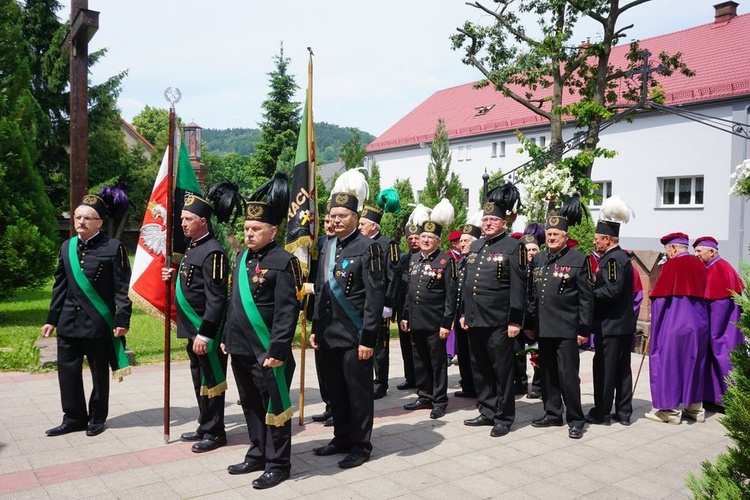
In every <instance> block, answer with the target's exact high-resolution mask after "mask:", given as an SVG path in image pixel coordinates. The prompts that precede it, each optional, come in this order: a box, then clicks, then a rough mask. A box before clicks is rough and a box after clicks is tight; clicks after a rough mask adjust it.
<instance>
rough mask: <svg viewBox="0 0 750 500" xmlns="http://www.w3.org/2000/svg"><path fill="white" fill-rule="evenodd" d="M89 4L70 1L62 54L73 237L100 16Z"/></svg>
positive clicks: (83, 185) (83, 180)
mask: <svg viewBox="0 0 750 500" xmlns="http://www.w3.org/2000/svg"><path fill="white" fill-rule="evenodd" d="M88 4H89V2H88V0H72V1H71V4H70V19H71V22H70V30H69V31H68V36H67V37H65V42H63V54H64V55H67V54H70V235H71V236H73V235H75V226H74V222H73V212H74V211H75V209H76V207H77V206H78V203H79V202H80V201H81V198H83V195H84V194H85V193H86V189H87V184H88V144H89V118H88V98H89V95H88V94H89V93H88V71H89V65H88V58H89V41H90V40H91V38H92V37H93V36H94V34H95V33H96V31H97V30H98V29H99V13H98V12H96V11H93V10H88Z"/></svg>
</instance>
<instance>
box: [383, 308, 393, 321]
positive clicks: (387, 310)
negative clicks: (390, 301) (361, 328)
mask: <svg viewBox="0 0 750 500" xmlns="http://www.w3.org/2000/svg"><path fill="white" fill-rule="evenodd" d="M392 317H393V309H391V308H390V307H384V308H383V318H386V319H387V318H392Z"/></svg>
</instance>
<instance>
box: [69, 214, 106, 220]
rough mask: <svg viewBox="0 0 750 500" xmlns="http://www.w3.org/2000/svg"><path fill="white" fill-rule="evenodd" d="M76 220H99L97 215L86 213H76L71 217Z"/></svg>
mask: <svg viewBox="0 0 750 500" xmlns="http://www.w3.org/2000/svg"><path fill="white" fill-rule="evenodd" d="M73 220H75V221H76V222H81V221H84V222H91V221H92V220H101V219H100V218H99V217H89V216H88V215H76V216H75V217H73Z"/></svg>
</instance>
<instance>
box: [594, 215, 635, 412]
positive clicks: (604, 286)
mask: <svg viewBox="0 0 750 500" xmlns="http://www.w3.org/2000/svg"><path fill="white" fill-rule="evenodd" d="M619 236H620V223H619V222H616V221H605V220H600V221H599V223H598V224H597V225H596V232H595V233H594V247H595V249H596V252H597V253H599V254H601V255H602V257H601V259H600V260H599V270H598V271H597V273H596V282H595V284H594V297H595V303H594V304H595V307H594V324H593V330H592V331H593V333H594V334H595V335H596V343H595V344H594V350H595V352H594V407H593V408H592V409H591V410H589V413H588V415H586V422H588V423H591V424H607V423H609V421H610V419H611V417H610V411H611V410H612V402H613V401H614V404H615V413H614V414H612V417H614V418H615V419H616V420H617V421H618V422H624V423H629V422H630V416H631V415H632V414H633V375H632V372H631V370H630V348H631V343H632V339H633V332H634V331H635V329H636V316H635V311H634V310H633V265H632V264H631V262H630V256H629V255H628V254H627V253H626V252H625V251H624V250H623V249H622V248H620V245H619V243H620V238H619ZM615 395H617V399H616V400H615Z"/></svg>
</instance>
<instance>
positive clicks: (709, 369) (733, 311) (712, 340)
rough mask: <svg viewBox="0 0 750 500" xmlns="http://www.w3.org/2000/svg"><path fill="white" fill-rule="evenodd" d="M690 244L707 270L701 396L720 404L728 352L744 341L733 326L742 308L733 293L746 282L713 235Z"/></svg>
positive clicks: (725, 376) (727, 368) (739, 291)
mask: <svg viewBox="0 0 750 500" xmlns="http://www.w3.org/2000/svg"><path fill="white" fill-rule="evenodd" d="M693 248H695V255H697V256H698V258H699V259H700V260H701V261H703V263H704V264H705V265H706V271H707V274H706V290H705V294H704V296H703V298H704V299H705V300H706V306H707V307H708V327H709V332H710V337H709V340H708V347H709V348H708V360H707V362H706V380H705V389H704V396H703V400H704V401H709V402H712V403H718V404H721V403H722V401H723V400H722V396H723V395H724V393H725V392H726V390H727V382H726V379H727V376H728V375H729V370H731V369H732V366H731V364H730V362H729V352H730V351H731V350H733V349H735V348H736V347H737V346H738V345H739V344H741V343H742V342H744V341H745V336H744V335H743V334H742V332H741V331H740V330H739V329H738V328H737V326H736V324H737V322H738V321H739V320H740V314H742V309H740V306H739V305H738V304H737V303H736V302H735V301H734V298H733V297H732V294H733V293H742V290H743V289H744V288H745V286H744V284H743V283H742V280H741V279H740V276H739V275H738V274H737V271H735V270H734V268H733V267H732V265H731V264H730V263H729V262H727V261H726V260H724V259H722V258H721V257H719V244H718V242H717V241H716V238H714V237H712V236H701V237H700V238H698V239H697V240H695V243H693Z"/></svg>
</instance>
